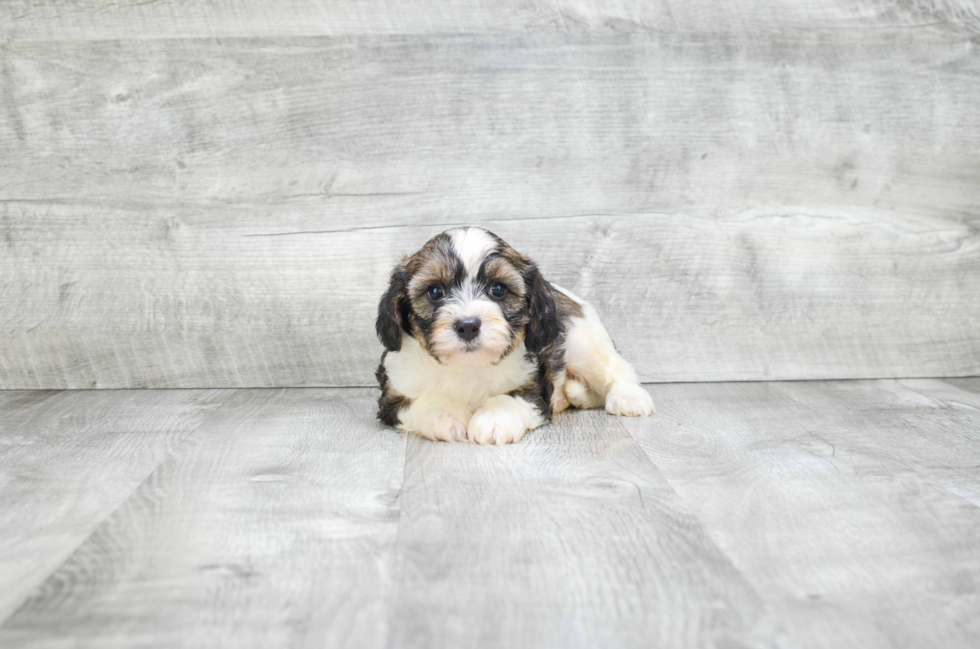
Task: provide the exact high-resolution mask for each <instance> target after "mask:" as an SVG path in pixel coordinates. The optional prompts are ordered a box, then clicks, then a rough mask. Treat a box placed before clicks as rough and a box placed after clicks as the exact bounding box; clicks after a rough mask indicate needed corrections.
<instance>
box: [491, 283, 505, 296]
mask: <svg viewBox="0 0 980 649" xmlns="http://www.w3.org/2000/svg"><path fill="white" fill-rule="evenodd" d="M505 295H507V287H506V286H504V285H503V284H501V283H500V282H497V283H496V284H493V285H492V286H491V287H490V297H494V298H497V299H498V300H499V299H500V298H502V297H503V296H505Z"/></svg>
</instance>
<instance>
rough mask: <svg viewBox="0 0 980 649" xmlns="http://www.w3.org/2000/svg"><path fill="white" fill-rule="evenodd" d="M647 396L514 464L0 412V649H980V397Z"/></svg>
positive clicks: (53, 407)
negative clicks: (652, 410) (642, 412)
mask: <svg viewBox="0 0 980 649" xmlns="http://www.w3.org/2000/svg"><path fill="white" fill-rule="evenodd" d="M648 389H649V390H650V391H651V392H652V393H653V395H654V397H655V399H656V400H657V403H658V407H659V409H660V414H658V415H657V416H656V417H654V418H651V419H647V420H631V419H616V418H612V417H609V416H606V415H605V414H603V413H600V412H572V413H568V414H566V415H562V416H561V417H559V418H558V420H557V421H556V422H555V423H554V424H553V425H551V426H548V427H546V428H543V429H541V430H538V431H535V432H534V433H533V434H531V435H529V436H528V437H527V438H525V440H524V441H523V442H522V443H520V444H518V445H515V446H510V447H506V448H483V447H476V446H470V445H462V444H456V445H450V444H441V443H431V442H427V441H423V440H420V439H417V438H415V437H407V436H405V435H402V434H399V433H397V432H395V431H393V430H391V429H387V428H385V427H383V426H381V425H379V424H378V423H377V422H376V421H375V420H374V419H373V400H374V397H375V393H374V391H373V390H368V389H360V388H353V389H281V390H159V391H98V392H95V391H81V392H76V391H72V392H36V391H30V392H0V622H2V624H0V646H3V647H21V646H24V647H36V646H59V647H60V646H83V647H84V646H91V647H113V646H120V647H122V646H125V647H133V646H153V647H159V646H223V647H228V646H254V647H274V646H303V647H306V646H321V647H339V646H357V647H361V646H363V647H381V646H391V647H477V646H479V647H521V646H527V647H532V646H533V647H547V646H550V647H579V646H580V647H621V646H639V647H694V646H718V647H736V646H752V647H762V646H765V647H770V646H781V647H782V646H786V647H861V648H869V647H926V646H936V647H966V646H973V647H975V646H977V643H978V641H980V379H954V380H929V379H918V380H879V381H838V382H805V383H715V384H709V383H701V384H663V385H650V386H648Z"/></svg>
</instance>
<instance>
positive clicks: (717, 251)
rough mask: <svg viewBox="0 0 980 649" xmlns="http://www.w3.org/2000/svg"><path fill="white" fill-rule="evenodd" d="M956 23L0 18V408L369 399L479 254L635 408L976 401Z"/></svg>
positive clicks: (734, 6)
mask: <svg viewBox="0 0 980 649" xmlns="http://www.w3.org/2000/svg"><path fill="white" fill-rule="evenodd" d="M978 48H980V4H978V2H976V1H969V0H933V1H929V0H913V1H911V2H909V1H898V0H894V1H893V0H862V1H844V0H841V1H838V2H816V1H813V2H807V1H802V2H797V1H791V0H763V1H760V2H748V1H746V2H717V1H716V0H660V1H658V2H650V3H643V2H630V1H625V0H624V1H618V2H617V1H611V2H594V1H593V0H567V1H566V0H541V1H539V0H512V1H494V0H445V1H443V2H439V3H435V2H430V1H426V0H409V1H407V2H403V3H392V2H387V1H385V0H357V1H354V2H328V1H325V0H310V1H305V0H304V1H302V2H301V1H299V0H283V1H277V2H273V1H272V0H251V1H243V0H238V1H235V0H216V1H215V2H208V3H191V2H182V1H178V0H160V1H158V2H153V3H144V2H120V3H114V4H112V5H107V4H106V3H103V2H99V1H97V0H76V1H63V2H50V1H48V0H19V1H18V0H14V1H11V2H3V3H0V55H2V65H0V233H2V238H0V388H90V387H99V388H102V387H106V388H108V387H232V386H236V387H238V386H313V385H323V386H338V385H370V384H371V383H372V378H371V376H372V371H373V369H374V366H375V364H376V362H377V358H378V356H379V354H380V352H381V347H380V345H379V344H378V343H377V342H376V340H375V338H374V333H373V317H374V310H375V303H376V300H377V298H378V296H379V295H380V293H381V291H382V290H383V288H384V284H385V280H386V275H387V273H388V271H389V269H390V268H391V266H392V265H393V264H394V263H395V261H396V260H397V259H398V257H399V256H400V254H402V253H405V252H411V251H412V250H414V249H415V248H417V247H418V246H419V245H420V244H421V243H423V242H424V241H425V240H426V239H427V238H428V237H429V236H431V235H432V234H435V233H437V232H439V231H441V230H442V229H444V228H446V227H448V226H450V225H455V224H464V223H471V224H480V225H483V226H485V227H488V228H490V229H492V230H494V231H495V232H497V233H498V234H500V235H501V236H503V237H504V238H506V239H508V240H509V241H511V242H512V243H513V244H514V245H515V246H516V247H517V248H518V249H520V250H522V251H524V252H526V253H528V254H530V255H532V256H533V257H535V258H536V259H537V260H538V262H539V263H540V265H541V267H542V268H543V269H544V271H545V273H546V274H547V275H548V276H549V277H550V278H551V279H552V280H554V281H556V282H558V283H559V284H562V285H563V286H566V287H568V288H570V289H572V290H574V291H576V292H577V293H579V294H581V295H583V296H584V297H587V298H589V299H590V300H592V301H593V302H594V304H595V305H596V307H597V308H598V310H599V312H600V313H601V314H602V315H603V316H604V318H605V320H606V323H607V325H608V328H609V329H610V332H611V333H612V335H613V337H614V339H615V340H616V341H617V343H618V345H619V347H620V349H621V350H622V351H623V352H624V353H625V354H626V356H628V357H629V358H630V359H631V360H632V361H633V362H634V363H635V365H636V366H637V369H638V371H639V374H640V376H641V377H642V379H643V380H646V381H703V380H739V379H748V380H752V379H816V378H858V377H911V376H967V375H976V374H980V55H978Z"/></svg>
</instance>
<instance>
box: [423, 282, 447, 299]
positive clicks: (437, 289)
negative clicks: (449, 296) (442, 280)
mask: <svg viewBox="0 0 980 649" xmlns="http://www.w3.org/2000/svg"><path fill="white" fill-rule="evenodd" d="M426 295H428V296H429V299H430V300H432V301H433V302H435V301H436V300H441V299H442V298H444V297H445V296H446V292H445V291H443V290H442V287H441V286H430V287H429V291H428V292H427V293H426Z"/></svg>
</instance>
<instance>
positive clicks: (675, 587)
mask: <svg viewBox="0 0 980 649" xmlns="http://www.w3.org/2000/svg"><path fill="white" fill-rule="evenodd" d="M525 439H526V440H527V441H526V442H524V443H521V444H517V445H512V446H508V447H504V448H501V449H490V452H487V449H484V448H481V447H477V446H474V445H467V444H456V445H450V444H442V443H433V442H429V441H425V440H421V439H419V438H415V437H413V438H410V440H409V446H408V456H407V458H406V465H405V483H404V488H403V491H402V496H401V507H402V516H401V521H400V524H399V532H398V552H399V563H398V572H397V575H396V579H397V586H396V591H395V597H394V604H393V607H394V608H393V612H392V629H391V633H392V636H391V640H390V643H389V646H395V647H563V648H568V647H651V646H656V647H702V646H746V645H752V644H755V642H756V641H758V640H760V638H766V639H768V640H771V639H773V638H774V637H778V636H779V629H778V628H777V627H776V626H775V625H774V622H773V620H772V619H771V618H770V617H769V616H768V615H767V612H766V610H765V607H764V606H762V605H761V604H760V601H759V598H758V596H757V595H756V593H755V592H753V590H752V589H751V588H750V587H749V586H748V585H747V582H746V581H745V579H744V578H743V576H742V575H740V574H739V573H738V572H737V571H736V570H734V569H733V567H732V566H731V564H730V563H729V561H728V560H727V558H726V557H725V556H724V555H723V554H722V553H721V552H719V551H718V549H717V548H716V547H715V545H714V544H713V543H712V542H711V541H710V540H709V539H708V538H707V536H706V535H705V534H704V533H703V531H702V529H701V527H700V524H699V523H698V521H697V519H696V518H693V517H691V516H689V515H688V513H687V510H686V509H685V508H684V507H683V506H682V505H681V503H680V501H679V499H678V498H677V496H676V494H674V492H673V491H672V490H671V488H670V487H669V486H668V485H667V483H666V482H665V481H664V479H663V477H662V476H661V475H660V472H659V471H658V470H657V468H656V467H655V466H654V465H653V464H651V463H650V461H649V460H648V459H647V458H646V457H645V456H644V455H643V453H642V451H641V450H640V449H639V448H638V447H637V445H636V443H635V442H634V441H633V439H632V438H631V437H630V436H629V435H628V434H627V433H626V431H625V429H624V428H623V426H622V424H621V423H620V421H619V420H618V419H616V418H613V417H610V416H608V415H606V414H605V413H599V412H595V411H593V412H575V413H569V414H567V415H565V416H561V417H559V418H558V420H557V423H556V424H554V425H551V426H547V427H545V428H542V429H539V430H537V431H534V432H533V433H531V434H530V435H528V436H527V437H526V438H525Z"/></svg>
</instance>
